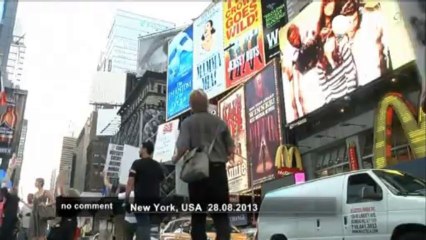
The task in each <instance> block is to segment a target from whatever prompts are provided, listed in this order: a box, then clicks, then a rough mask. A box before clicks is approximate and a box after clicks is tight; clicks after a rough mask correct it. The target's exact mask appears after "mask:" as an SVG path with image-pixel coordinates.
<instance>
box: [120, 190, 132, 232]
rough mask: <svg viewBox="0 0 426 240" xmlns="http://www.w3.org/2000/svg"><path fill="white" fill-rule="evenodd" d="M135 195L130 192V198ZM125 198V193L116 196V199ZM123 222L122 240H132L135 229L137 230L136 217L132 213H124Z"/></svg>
mask: <svg viewBox="0 0 426 240" xmlns="http://www.w3.org/2000/svg"><path fill="white" fill-rule="evenodd" d="M134 197H135V194H134V192H133V191H132V192H131V193H130V198H134ZM125 198H126V193H125V192H122V193H120V194H118V199H123V200H124V199H125ZM124 221H125V224H126V226H125V227H124V229H125V231H124V233H125V236H124V238H123V239H124V240H133V237H134V236H135V233H136V229H137V222H136V217H135V215H134V214H133V213H128V212H127V211H126V215H125V217H124Z"/></svg>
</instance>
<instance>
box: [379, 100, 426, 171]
mask: <svg viewBox="0 0 426 240" xmlns="http://www.w3.org/2000/svg"><path fill="white" fill-rule="evenodd" d="M394 116H396V117H398V119H399V121H400V122H401V125H402V129H403V131H404V134H405V136H406V138H407V139H408V143H409V146H410V148H411V151H412V153H413V155H414V158H423V157H426V115H425V113H424V112H423V111H422V110H421V109H420V110H419V114H418V116H417V117H418V120H416V117H415V111H414V108H413V107H412V106H411V104H410V103H408V102H406V101H405V100H404V99H403V96H402V95H401V94H398V93H390V94H387V95H386V96H385V97H384V98H383V100H382V101H381V102H380V103H379V107H378V109H377V115H376V119H375V137H374V161H375V165H376V166H375V167H376V168H384V167H386V166H387V165H388V164H389V163H390V161H392V142H391V141H392V119H393V117H394Z"/></svg>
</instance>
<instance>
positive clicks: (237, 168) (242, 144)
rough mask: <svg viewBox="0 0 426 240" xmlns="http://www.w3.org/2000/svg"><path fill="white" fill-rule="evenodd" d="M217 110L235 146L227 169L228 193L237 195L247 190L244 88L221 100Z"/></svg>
mask: <svg viewBox="0 0 426 240" xmlns="http://www.w3.org/2000/svg"><path fill="white" fill-rule="evenodd" d="M219 109H220V118H222V119H223V120H224V121H225V122H226V123H227V125H228V128H229V131H230V132H231V136H232V139H233V140H234V144H235V159H234V165H230V164H229V163H228V164H227V169H228V186H229V192H231V193H237V192H240V191H243V190H246V189H248V188H249V175H248V167H247V164H248V163H247V136H246V134H247V131H246V118H245V117H246V116H245V113H246V111H245V109H246V108H245V100H244V88H243V87H240V88H239V89H237V90H236V91H235V92H233V93H231V94H230V95H228V96H227V97H225V98H223V99H222V100H221V101H220V102H219Z"/></svg>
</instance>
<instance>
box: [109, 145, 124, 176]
mask: <svg viewBox="0 0 426 240" xmlns="http://www.w3.org/2000/svg"><path fill="white" fill-rule="evenodd" d="M123 150H124V147H123V145H117V144H112V143H110V144H109V145H108V152H107V157H106V160H105V169H104V171H105V172H106V173H107V175H108V177H111V178H118V176H119V174H120V166H121V159H122V158H123Z"/></svg>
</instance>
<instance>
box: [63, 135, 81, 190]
mask: <svg viewBox="0 0 426 240" xmlns="http://www.w3.org/2000/svg"><path fill="white" fill-rule="evenodd" d="M76 143H77V139H76V138H73V137H64V138H63V140H62V153H61V162H60V164H59V172H60V173H61V174H63V175H64V178H65V179H64V181H65V183H64V185H65V186H66V187H70V185H71V172H72V161H73V156H74V151H75V149H76Z"/></svg>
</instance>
